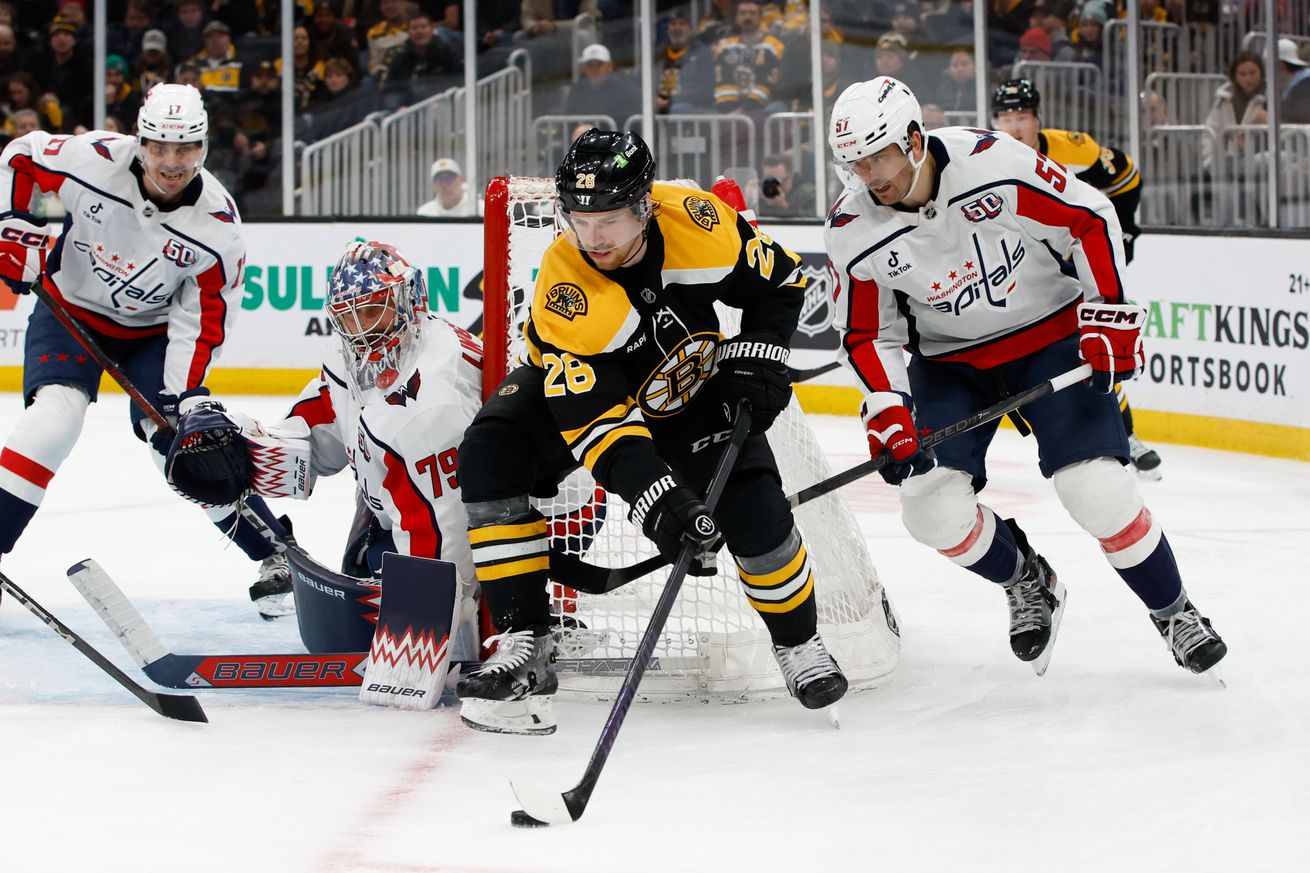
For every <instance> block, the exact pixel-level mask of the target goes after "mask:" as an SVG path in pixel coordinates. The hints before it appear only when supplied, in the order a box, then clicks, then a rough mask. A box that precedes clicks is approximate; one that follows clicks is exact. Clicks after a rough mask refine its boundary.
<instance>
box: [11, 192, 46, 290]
mask: <svg viewBox="0 0 1310 873" xmlns="http://www.w3.org/2000/svg"><path fill="white" fill-rule="evenodd" d="M53 243H54V237H53V236H51V235H50V234H48V233H46V229H45V219H42V218H37V217H36V216H35V215H29V214H28V213H26V212H19V211H17V210H10V211H9V212H0V280H2V281H3V282H4V283H5V284H6V285H8V286H9V289H10V290H11V291H13V292H14V293H15V294H26V293H28V292H29V291H31V290H32V283H33V282H35V281H36V279H37V277H38V276H40V275H41V273H42V272H44V270H45V255H46V252H47V251H48V250H49V249H50V248H51V246H52V245H53Z"/></svg>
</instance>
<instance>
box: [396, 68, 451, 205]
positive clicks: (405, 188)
mask: <svg viewBox="0 0 1310 873" xmlns="http://www.w3.org/2000/svg"><path fill="white" fill-rule="evenodd" d="M456 90H457V89H455V88H449V89H447V90H445V91H443V92H441V93H440V94H434V95H433V96H431V97H428V98H427V99H426V100H420V101H419V102H418V103H415V104H414V105H413V106H406V107H404V108H403V109H398V110H396V111H395V112H393V113H391V114H390V115H388V116H387V117H385V118H384V119H382V139H381V145H380V149H381V159H382V164H383V166H385V167H386V178H385V179H383V180H380V181H381V183H382V184H381V185H380V186H379V188H384V189H385V190H386V198H385V199H386V211H387V212H390V213H393V214H395V215H413V214H414V211H415V210H416V209H418V207H419V205H420V204H421V203H423V202H424V201H425V200H427V199H428V197H430V196H431V194H430V192H429V191H428V184H429V182H430V181H431V180H430V179H429V177H428V168H429V166H430V165H431V163H432V161H434V160H436V159H437V158H454V157H457V156H458V155H460V154H461V153H462V152H463V151H464V138H463V136H462V128H463V127H464V124H463V116H462V115H457V114H456V109H455V91H456Z"/></svg>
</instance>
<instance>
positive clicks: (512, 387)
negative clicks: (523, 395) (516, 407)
mask: <svg viewBox="0 0 1310 873" xmlns="http://www.w3.org/2000/svg"><path fill="white" fill-rule="evenodd" d="M518 391H519V386H518V383H517V382H511V383H509V384H508V385H501V386H500V390H499V391H497V392H496V393H497V394H499V395H500V396H501V397H509V396H510V395H511V394H517V393H518Z"/></svg>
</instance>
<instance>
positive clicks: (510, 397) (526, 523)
mask: <svg viewBox="0 0 1310 873" xmlns="http://www.w3.org/2000/svg"><path fill="white" fill-rule="evenodd" d="M571 465H572V457H571V456H570V455H569V454H568V449H567V447H566V446H565V444H564V441H563V439H562V438H561V437H560V436H559V433H558V432H557V431H556V430H555V429H554V425H553V419H552V418H551V415H550V411H549V409H547V408H546V405H545V398H544V395H543V394H542V374H541V372H540V371H537V370H533V369H531V368H529V367H520V368H519V369H518V370H515V371H514V372H513V373H511V374H510V375H509V377H508V378H507V379H506V380H505V382H504V383H502V385H501V387H500V388H499V389H498V392H497V393H496V394H495V395H493V396H492V397H491V399H490V400H488V401H487V403H486V404H485V405H484V406H483V407H482V409H481V410H480V411H479V412H478V414H477V416H476V417H474V419H473V422H472V424H470V425H469V427H468V429H467V430H466V431H465V433H464V440H463V442H462V443H461V444H460V448H459V479H460V493H461V496H462V498H463V501H464V510H465V512H466V513H467V515H468V524H469V542H470V545H471V546H472V550H473V564H474V569H475V571H476V573H477V577H478V582H479V584H480V586H481V588H482V597H483V602H484V603H485V604H486V606H487V609H488V611H489V613H490V615H491V620H492V623H493V624H494V625H495V627H496V630H497V632H498V636H497V648H496V652H495V653H494V654H493V655H492V656H491V658H489V659H488V660H487V662H486V664H485V665H484V666H483V668H482V669H481V670H480V671H478V672H477V673H474V674H472V675H470V676H468V677H466V678H464V679H463V680H461V681H460V683H459V685H458V687H457V689H456V693H457V694H458V695H459V696H460V698H461V699H463V700H464V701H465V708H464V711H463V712H462V713H461V714H462V715H463V717H464V719H465V721H466V723H468V724H469V725H470V726H471V727H474V728H478V729H483V730H515V731H522V732H544V730H543V731H537V730H533V726H534V725H533V720H534V719H537V720H541V719H543V718H545V716H544V715H543V714H542V713H541V712H527V711H525V712H522V713H520V712H517V711H515V712H513V713H511V714H510V716H509V717H510V718H512V719H513V720H514V721H513V723H509V724H507V723H504V722H502V721H500V720H499V715H500V714H501V713H503V712H505V711H506V710H504V709H503V708H501V709H496V710H491V709H490V708H489V707H486V706H481V705H476V704H473V705H471V704H470V703H469V702H470V701H522V700H525V699H527V698H530V697H534V696H543V695H550V694H553V693H554V692H555V690H556V688H557V687H558V682H557V680H556V678H555V669H554V666H553V664H554V659H555V638H554V636H553V634H552V633H551V627H550V600H549V597H548V595H547V591H546V584H547V575H548V574H547V571H548V569H549V566H550V537H549V532H548V528H547V524H546V519H545V518H544V517H543V516H542V515H541V513H540V512H538V511H537V510H536V509H535V508H534V507H533V506H532V505H531V503H530V501H529V499H528V498H529V495H530V494H531V493H532V492H533V490H534V488H536V487H537V483H538V482H540V481H542V480H547V481H553V480H554V478H555V475H556V473H557V471H560V469H561V468H562V469H567V468H568V467H569V466H571ZM549 729H551V730H553V723H552V724H551V725H550V726H549Z"/></svg>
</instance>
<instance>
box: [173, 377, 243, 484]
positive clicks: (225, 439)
mask: <svg viewBox="0 0 1310 873" xmlns="http://www.w3.org/2000/svg"><path fill="white" fill-rule="evenodd" d="M253 473H254V470H253V469H252V466H251V463H250V453H249V450H248V449H247V448H246V441H245V440H244V439H243V438H242V436H241V428H240V426H238V425H237V424H236V422H234V421H232V419H230V418H228V417H227V414H226V411H225V410H224V409H223V404H221V403H219V402H218V401H216V400H207V401H204V402H201V403H198V404H196V406H195V408H194V409H192V410H190V411H189V412H187V413H185V414H184V415H183V416H182V418H181V420H180V421H178V427H177V436H176V437H174V439H173V444H172V445H171V446H170V447H169V450H168V459H167V460H166V461H165V462H164V476H165V477H167V479H168V484H170V485H172V486H173V487H174V488H175V489H177V491H179V492H180V493H181V494H183V495H184V496H186V497H188V498H190V499H191V500H194V501H196V502H197V503H205V504H208V505H210V506H228V505H230V504H233V503H236V502H237V501H238V500H239V499H241V495H242V494H244V493H246V491H247V490H249V488H250V481H251V477H252V475H253Z"/></svg>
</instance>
